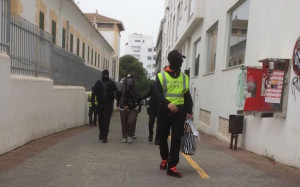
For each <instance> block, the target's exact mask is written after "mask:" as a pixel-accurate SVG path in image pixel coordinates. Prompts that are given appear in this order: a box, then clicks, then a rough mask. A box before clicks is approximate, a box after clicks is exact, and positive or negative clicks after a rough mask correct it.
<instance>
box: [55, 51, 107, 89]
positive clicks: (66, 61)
mask: <svg viewBox="0 0 300 187" xmlns="http://www.w3.org/2000/svg"><path fill="white" fill-rule="evenodd" d="M51 74H52V79H53V81H54V84H55V85H72V86H83V87H85V88H86V90H91V88H92V86H93V85H94V83H95V82H96V80H98V79H100V77H101V75H102V72H101V71H100V70H97V69H94V68H92V67H89V66H87V65H85V64H84V59H83V58H80V57H78V56H76V55H74V54H73V53H71V52H69V51H67V50H64V49H62V48H60V47H58V46H53V48H52V61H51Z"/></svg>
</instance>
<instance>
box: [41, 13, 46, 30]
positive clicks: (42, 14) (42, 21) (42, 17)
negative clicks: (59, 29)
mask: <svg viewBox="0 0 300 187" xmlns="http://www.w3.org/2000/svg"><path fill="white" fill-rule="evenodd" d="M44 23H45V15H44V12H42V11H40V29H42V30H44V28H45V27H44Z"/></svg>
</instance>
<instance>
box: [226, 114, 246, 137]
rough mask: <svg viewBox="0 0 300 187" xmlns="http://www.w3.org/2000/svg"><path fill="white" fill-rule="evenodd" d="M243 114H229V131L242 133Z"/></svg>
mask: <svg viewBox="0 0 300 187" xmlns="http://www.w3.org/2000/svg"><path fill="white" fill-rule="evenodd" d="M243 124H244V116H242V115H229V133H233V134H243Z"/></svg>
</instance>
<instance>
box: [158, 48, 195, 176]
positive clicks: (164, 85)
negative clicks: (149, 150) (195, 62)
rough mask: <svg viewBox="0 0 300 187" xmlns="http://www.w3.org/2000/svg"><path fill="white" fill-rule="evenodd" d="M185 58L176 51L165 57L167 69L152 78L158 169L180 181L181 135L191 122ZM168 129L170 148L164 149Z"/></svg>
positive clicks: (166, 145) (166, 146)
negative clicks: (157, 132) (158, 104)
mask: <svg viewBox="0 0 300 187" xmlns="http://www.w3.org/2000/svg"><path fill="white" fill-rule="evenodd" d="M183 58H185V56H183V55H181V54H180V53H179V52H178V51H177V50H173V51H171V52H170V53H169V54H168V61H169V63H170V65H169V66H166V67H165V68H164V70H163V71H162V72H161V73H159V74H158V75H157V76H156V82H155V89H156V94H157V98H158V100H159V102H160V103H161V105H160V107H159V112H158V116H157V124H158V127H159V141H160V144H159V148H160V156H161V159H162V161H161V164H160V169H161V170H165V169H167V174H168V175H170V176H174V177H182V174H181V173H180V172H178V171H177V169H176V165H177V164H178V163H179V151H180V142H181V137H182V135H183V133H184V122H185V119H186V118H187V117H188V118H192V117H193V116H192V108H193V100H192V97H191V94H190V92H189V82H188V81H189V78H188V76H187V75H185V74H184V73H182V72H181V65H182V62H183ZM170 128H171V130H172V131H171V147H170V150H169V147H168V141H167V140H168V135H169V131H170Z"/></svg>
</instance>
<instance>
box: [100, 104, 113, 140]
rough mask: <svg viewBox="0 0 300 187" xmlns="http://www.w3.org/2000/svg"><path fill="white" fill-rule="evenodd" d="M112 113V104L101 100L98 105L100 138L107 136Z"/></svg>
mask: <svg viewBox="0 0 300 187" xmlns="http://www.w3.org/2000/svg"><path fill="white" fill-rule="evenodd" d="M112 111H113V102H110V101H108V100H102V101H100V104H98V115H99V116H98V122H99V131H100V136H101V137H107V135H108V132H109V124H110V118H111V114H112Z"/></svg>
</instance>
